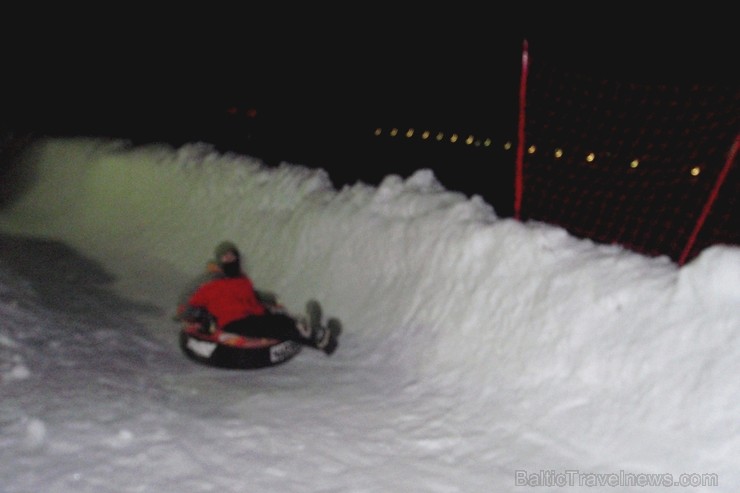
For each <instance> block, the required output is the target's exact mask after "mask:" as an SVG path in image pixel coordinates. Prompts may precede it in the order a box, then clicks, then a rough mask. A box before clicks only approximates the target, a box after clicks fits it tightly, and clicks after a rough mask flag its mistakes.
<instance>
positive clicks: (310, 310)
mask: <svg viewBox="0 0 740 493" xmlns="http://www.w3.org/2000/svg"><path fill="white" fill-rule="evenodd" d="M215 254H216V258H215V261H214V262H212V263H210V264H209V269H208V270H209V272H207V273H206V275H205V276H203V277H201V278H199V280H198V281H197V282H196V283H195V286H194V287H191V289H189V290H188V291H187V292H186V293H185V294H184V295H183V297H182V298H181V300H180V302H179V304H178V310H177V315H176V316H175V318H176V319H177V320H183V321H187V322H196V323H199V324H200V325H201V331H203V332H215V331H222V332H229V333H232V334H239V335H242V336H245V337H254V338H262V337H264V338H269V339H278V340H282V341H287V340H290V341H295V342H297V343H299V344H302V345H304V346H309V347H313V348H316V349H320V350H322V351H323V352H324V353H326V354H327V355H331V354H332V353H333V352H334V351H335V350H336V349H337V346H338V337H339V334H340V332H341V323H340V322H339V320H338V319H336V318H330V319H329V320H327V323H326V326H324V325H322V323H321V317H322V313H321V305H320V304H319V303H318V302H317V301H315V300H310V301H309V302H308V303H307V304H306V312H307V318H306V319H301V318H293V317H291V316H290V315H288V314H287V313H286V312H285V311H284V310H283V309H282V308H281V307H280V306H279V305H278V304H277V298H276V296H275V295H274V294H272V293H265V292H260V291H257V290H256V289H255V288H254V285H253V283H252V280H251V279H250V278H249V277H248V276H247V275H246V274H245V273H244V271H243V270H242V266H241V253H240V252H239V249H238V248H237V246H236V245H235V244H234V243H232V242H230V241H224V242H221V243H219V244H218V246H217V247H216V250H215Z"/></svg>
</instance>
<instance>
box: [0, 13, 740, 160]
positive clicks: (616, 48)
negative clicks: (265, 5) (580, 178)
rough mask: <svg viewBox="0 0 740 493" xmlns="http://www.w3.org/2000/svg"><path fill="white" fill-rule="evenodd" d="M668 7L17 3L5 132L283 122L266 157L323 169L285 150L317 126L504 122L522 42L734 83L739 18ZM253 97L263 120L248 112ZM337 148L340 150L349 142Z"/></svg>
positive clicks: (172, 136) (208, 131)
mask: <svg viewBox="0 0 740 493" xmlns="http://www.w3.org/2000/svg"><path fill="white" fill-rule="evenodd" d="M615 5H616V4H615ZM702 5H703V6H705V5H708V6H709V7H710V8H711V5H710V4H702ZM671 8H672V10H671V11H665V12H652V13H646V12H642V11H641V10H639V9H637V8H634V7H630V4H629V3H623V4H619V6H618V7H616V6H615V7H608V6H607V7H605V6H603V5H600V6H599V8H598V9H597V8H596V7H586V8H585V9H586V10H584V9H583V8H579V9H572V10H571V11H564V10H562V9H561V8H560V7H557V6H553V5H551V4H547V5H545V6H520V7H516V8H504V7H497V6H495V5H492V6H489V7H486V8H485V9H484V8H483V6H481V5H480V4H473V5H470V6H465V5H460V4H456V6H453V5H452V4H450V5H445V6H444V8H442V7H433V6H424V7H421V8H419V9H415V10H412V9H410V8H406V9H401V8H399V7H397V6H392V5H389V6H385V7H384V6H382V4H373V5H372V6H360V7H358V6H356V5H354V6H350V5H347V6H333V7H331V8H329V7H326V8H323V7H320V6H319V7H317V6H316V5H313V4H312V5H311V6H301V7H295V6H292V7H291V8H290V9H289V10H283V11H281V10H280V9H279V7H276V8H273V9H272V10H273V11H272V12H269V13H267V12H265V11H264V9H262V11H260V10H259V9H258V8H254V7H244V6H240V7H239V9H237V8H235V9H234V10H228V9H225V10H216V9H209V10H207V11H202V10H200V11H199V10H192V11H186V10H185V9H183V10H181V11H180V12H178V13H160V14H155V13H153V12H151V11H148V10H136V9H129V10H127V11H115V10H113V9H107V10H101V11H94V10H90V9H87V10H83V11H80V12H73V11H70V10H65V11H60V12H52V11H46V12H44V13H43V15H40V13H38V12H22V13H18V14H17V15H16V16H8V18H7V19H6V24H8V26H6V27H7V29H5V30H4V31H3V34H2V36H3V39H2V41H3V44H4V47H5V50H4V51H5V53H6V60H5V66H4V71H3V74H4V75H3V90H2V96H1V97H0V105H1V107H0V109H1V110H2V121H0V124H1V126H0V128H4V129H8V128H10V129H14V130H28V131H33V132H36V133H50V134H62V135H65V134H66V135H103V136H112V137H131V138H133V139H135V140H138V141H169V142H172V143H174V144H180V143H183V142H189V141H195V140H204V141H211V142H216V141H217V142H218V143H219V144H220V145H222V147H224V148H227V147H229V146H232V147H236V148H238V147H239V144H240V143H241V144H244V141H245V140H246V139H245V135H246V133H248V132H252V131H254V128H252V127H254V126H255V122H257V123H259V125H260V126H261V128H260V130H259V131H260V132H262V136H263V137H264V136H266V134H268V133H271V134H278V133H282V132H287V133H286V135H287V136H288V137H286V138H285V140H284V141H281V142H272V143H271V145H272V147H274V148H279V149H280V150H279V151H275V150H274V149H273V150H271V151H270V152H272V153H273V155H272V156H271V158H272V159H274V160H275V161H279V160H281V159H288V160H292V161H294V162H305V163H306V164H313V163H314V162H315V163H316V164H317V165H318V164H320V163H321V162H322V161H321V160H322V158H324V156H317V155H315V154H316V153H314V154H310V153H302V151H299V150H296V151H295V152H291V147H295V148H296V149H298V148H300V147H301V146H303V147H305V146H306V142H305V141H306V140H311V139H314V137H315V136H314V135H312V134H311V132H314V133H315V132H318V131H319V130H325V129H328V130H329V131H336V132H339V133H341V134H342V135H341V137H342V140H343V141H344V142H345V143H346V142H349V141H348V140H347V138H348V137H352V135H354V134H359V133H363V132H367V129H368V128H372V127H373V126H377V125H388V124H395V125H417V126H432V127H437V128H443V127H445V128H451V129H453V128H466V129H471V130H475V129H489V128H496V126H497V125H498V124H499V123H500V122H499V121H497V120H506V121H507V122H509V121H510V115H511V111H510V109H511V104H512V101H514V100H515V98H516V95H517V84H518V80H519V75H520V74H519V71H520V68H521V52H522V43H523V40H524V39H527V40H528V42H529V49H530V60H531V63H535V62H536V61H538V60H547V61H548V63H552V64H559V65H561V66H563V67H566V68H568V69H572V70H578V71H584V72H586V73H590V74H594V75H599V76H601V75H603V76H605V77H608V78H615V77H618V78H624V79H627V80H634V81H638V82H639V81H649V82H655V81H657V82H667V83H672V82H673V81H681V82H683V81H698V82H702V81H710V82H717V81H719V82H722V83H726V82H727V83H733V84H737V83H738V80H739V79H738V73H737V70H736V65H737V53H738V52H739V50H738V48H739V46H738V41H737V39H738V38H737V36H736V35H735V34H734V30H735V26H734V25H733V24H732V22H731V18H732V16H730V15H729V14H727V13H726V12H723V11H721V10H719V9H717V10H711V9H710V8H708V9H706V10H704V11H701V12H698V11H697V10H696V8H695V7H692V8H691V9H689V8H688V7H687V8H686V9H685V11H681V10H678V9H677V8H674V7H673V6H672V7H671ZM250 108H255V109H256V110H257V115H258V120H249V119H248V118H245V117H244V116H243V115H244V114H243V113H242V112H245V111H248V110H249V109H250ZM228 109H235V110H236V111H237V117H239V115H241V117H240V118H234V115H230V116H229V114H227V110H228ZM250 125H251V127H250ZM247 127H249V128H247ZM298 141H301V142H298ZM294 144H295V145H294ZM327 145H328V144H324V146H325V147H326V146H327ZM336 145H337V146H338V147H337V149H341V146H340V145H339V144H336ZM345 145H346V146H347V149H344V150H341V151H338V152H342V153H351V152H352V150H353V149H354V147H353V145H354V144H352V143H348V144H345ZM237 150H246V151H249V150H250V149H249V147H248V146H247V147H245V148H243V149H237ZM254 150H255V151H256V150H257V149H254ZM261 151H264V152H267V151H265V150H264V149H261ZM314 158H315V161H313V160H314Z"/></svg>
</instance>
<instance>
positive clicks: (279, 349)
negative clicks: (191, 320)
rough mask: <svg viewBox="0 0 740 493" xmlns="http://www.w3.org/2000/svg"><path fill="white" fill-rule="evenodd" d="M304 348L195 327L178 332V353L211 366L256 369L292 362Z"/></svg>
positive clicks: (293, 343) (289, 342)
mask: <svg viewBox="0 0 740 493" xmlns="http://www.w3.org/2000/svg"><path fill="white" fill-rule="evenodd" d="M302 348H303V346H301V345H300V344H298V343H297V342H294V341H279V340H277V339H255V338H250V337H244V336H240V335H237V334H230V333H228V332H220V333H216V334H204V333H202V332H198V327H197V326H195V327H194V326H186V327H184V328H183V329H182V330H181V331H180V349H182V351H183V352H184V353H185V355H186V356H188V357H189V358H190V359H192V360H194V361H197V362H199V363H203V364H206V365H210V366H216V367H219V368H232V369H243V370H249V369H255V368H265V367H267V366H274V365H278V364H281V363H285V362H286V361H288V360H290V359H292V358H293V357H294V356H295V355H296V354H298V353H299V352H300V351H301V349H302Z"/></svg>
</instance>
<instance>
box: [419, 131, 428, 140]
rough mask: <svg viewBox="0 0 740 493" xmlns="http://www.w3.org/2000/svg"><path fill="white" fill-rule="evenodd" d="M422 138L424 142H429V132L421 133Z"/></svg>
mask: <svg viewBox="0 0 740 493" xmlns="http://www.w3.org/2000/svg"><path fill="white" fill-rule="evenodd" d="M421 138H422V139H424V140H427V139H428V138H429V130H424V131H423V132H422V133H421Z"/></svg>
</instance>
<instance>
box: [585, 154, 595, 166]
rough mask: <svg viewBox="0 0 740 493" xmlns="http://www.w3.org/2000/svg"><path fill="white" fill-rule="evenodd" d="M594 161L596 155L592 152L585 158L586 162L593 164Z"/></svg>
mask: <svg viewBox="0 0 740 493" xmlns="http://www.w3.org/2000/svg"><path fill="white" fill-rule="evenodd" d="M595 159H596V154H594V153H593V152H590V153H589V154H588V155H587V156H586V162H589V163H593V162H594V160H595Z"/></svg>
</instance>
